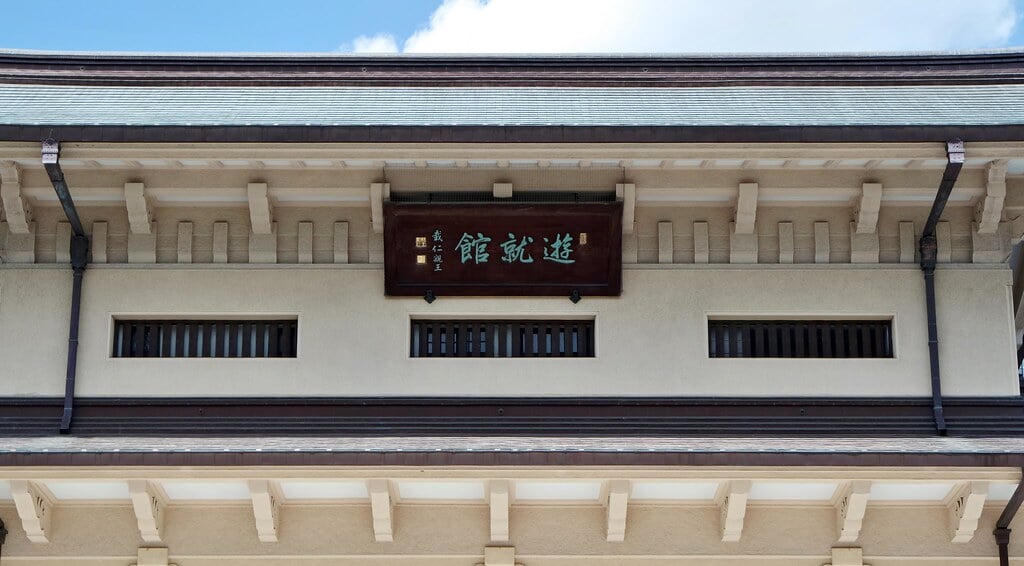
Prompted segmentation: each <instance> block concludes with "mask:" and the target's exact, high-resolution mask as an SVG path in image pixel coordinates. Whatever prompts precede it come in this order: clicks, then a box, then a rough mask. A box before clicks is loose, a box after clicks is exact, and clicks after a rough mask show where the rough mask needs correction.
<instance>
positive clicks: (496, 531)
mask: <svg viewBox="0 0 1024 566" xmlns="http://www.w3.org/2000/svg"><path fill="white" fill-rule="evenodd" d="M511 492H512V487H511V482H509V481H508V480H491V481H490V482H488V494H487V498H488V504H489V506H490V511H491V541H492V542H508V540H509V537H510V533H509V530H510V528H509V517H508V516H509V505H510V504H511V502H512V493H511Z"/></svg>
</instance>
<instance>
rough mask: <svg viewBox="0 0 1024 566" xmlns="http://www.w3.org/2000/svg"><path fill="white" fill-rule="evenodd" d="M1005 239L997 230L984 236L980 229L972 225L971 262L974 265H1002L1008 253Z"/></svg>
mask: <svg viewBox="0 0 1024 566" xmlns="http://www.w3.org/2000/svg"><path fill="white" fill-rule="evenodd" d="M1003 241H1004V238H1003V236H1002V234H1000V233H999V231H998V230H997V231H996V232H995V233H992V234H983V233H981V231H980V227H979V226H978V225H977V224H975V223H972V224H971V249H972V254H971V261H972V262H973V263H1002V262H1003V260H1005V259H1006V256H1007V252H1006V251H1005V250H1004V249H1003Z"/></svg>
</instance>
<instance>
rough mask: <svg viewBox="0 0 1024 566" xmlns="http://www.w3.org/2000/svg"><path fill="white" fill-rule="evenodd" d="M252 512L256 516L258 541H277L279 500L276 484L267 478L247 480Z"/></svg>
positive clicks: (279, 512) (279, 515)
mask: <svg viewBox="0 0 1024 566" xmlns="http://www.w3.org/2000/svg"><path fill="white" fill-rule="evenodd" d="M249 495H250V497H251V498H252V513H253V516H254V517H255V518H256V535H257V536H258V537H259V539H260V542H277V532H278V527H279V525H280V523H281V501H282V500H283V499H284V498H283V497H282V495H281V491H280V489H278V487H277V484H276V483H274V482H271V481H268V480H249Z"/></svg>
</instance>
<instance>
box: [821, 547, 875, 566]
mask: <svg viewBox="0 0 1024 566" xmlns="http://www.w3.org/2000/svg"><path fill="white" fill-rule="evenodd" d="M825 566H866V565H865V564H864V551H863V550H861V549H860V548H833V549H832V562H830V563H829V564H826V565H825Z"/></svg>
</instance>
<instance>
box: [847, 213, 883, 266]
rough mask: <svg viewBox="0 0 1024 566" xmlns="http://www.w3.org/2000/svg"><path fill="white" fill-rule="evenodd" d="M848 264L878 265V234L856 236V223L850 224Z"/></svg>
mask: <svg viewBox="0 0 1024 566" xmlns="http://www.w3.org/2000/svg"><path fill="white" fill-rule="evenodd" d="M850 263H878V232H872V233H870V234H858V233H857V223H856V222H851V223H850Z"/></svg>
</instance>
